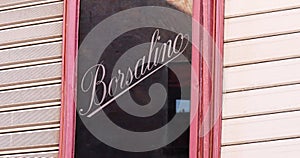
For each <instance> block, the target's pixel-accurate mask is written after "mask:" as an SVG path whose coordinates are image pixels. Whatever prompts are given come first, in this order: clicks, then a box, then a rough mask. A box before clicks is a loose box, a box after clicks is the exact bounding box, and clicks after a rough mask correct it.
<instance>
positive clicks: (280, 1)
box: [225, 0, 300, 18]
mask: <svg viewBox="0 0 300 158" xmlns="http://www.w3.org/2000/svg"><path fill="white" fill-rule="evenodd" d="M296 7H300V0H288V1H287V0H272V1H268V0H243V1H241V0H226V3H225V16H226V18H229V17H235V16H245V15H249V14H258V13H264V12H271V11H278V10H285V9H291V8H296Z"/></svg>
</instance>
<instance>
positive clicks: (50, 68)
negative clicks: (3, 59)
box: [0, 63, 62, 87]
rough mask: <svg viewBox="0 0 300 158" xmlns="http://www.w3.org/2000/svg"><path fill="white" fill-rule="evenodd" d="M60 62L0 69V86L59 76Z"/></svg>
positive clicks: (52, 78)
mask: <svg viewBox="0 0 300 158" xmlns="http://www.w3.org/2000/svg"><path fill="white" fill-rule="evenodd" d="M61 66H62V65H61V63H53V64H45V65H37V66H30V67H23V68H17V69H8V70H2V71H0V87H4V86H9V85H16V84H22V83H32V82H39V81H45V80H54V79H60V78H61Z"/></svg>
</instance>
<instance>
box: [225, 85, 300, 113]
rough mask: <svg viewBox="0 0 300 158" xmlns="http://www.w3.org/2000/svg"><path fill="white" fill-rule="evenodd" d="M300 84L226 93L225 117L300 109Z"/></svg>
mask: <svg viewBox="0 0 300 158" xmlns="http://www.w3.org/2000/svg"><path fill="white" fill-rule="evenodd" d="M299 92H300V84H298V85H290V86H280V87H274V88H267V89H258V90H252V91H243V92H236V93H227V94H224V96H223V97H224V99H223V118H225V119H227V118H234V117H245V116H251V115H261V114H270V113H276V112H285V111H293V110H300V97H299Z"/></svg>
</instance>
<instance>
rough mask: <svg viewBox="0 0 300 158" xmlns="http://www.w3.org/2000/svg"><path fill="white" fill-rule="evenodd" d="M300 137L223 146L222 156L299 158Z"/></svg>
mask: <svg viewBox="0 0 300 158" xmlns="http://www.w3.org/2000/svg"><path fill="white" fill-rule="evenodd" d="M299 149H300V139H289V140H281V141H271V142H263V143H253V144H245V145H237V146H225V147H222V154H221V157H222V158H297V157H299V155H300V150H299Z"/></svg>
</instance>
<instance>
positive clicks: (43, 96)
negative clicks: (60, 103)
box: [0, 85, 61, 108]
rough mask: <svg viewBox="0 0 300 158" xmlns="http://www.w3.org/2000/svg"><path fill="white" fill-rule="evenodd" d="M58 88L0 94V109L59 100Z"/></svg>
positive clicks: (50, 87) (3, 92) (22, 90)
mask: <svg viewBox="0 0 300 158" xmlns="http://www.w3.org/2000/svg"><path fill="white" fill-rule="evenodd" d="M60 86H61V85H51V86H42V87H33V88H25V89H18V90H10V91H2V92H0V108H1V107H6V106H14V105H21V104H22V105H23V104H33V103H40V102H47V101H55V100H59V99H60V93H61V90H60Z"/></svg>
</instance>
